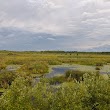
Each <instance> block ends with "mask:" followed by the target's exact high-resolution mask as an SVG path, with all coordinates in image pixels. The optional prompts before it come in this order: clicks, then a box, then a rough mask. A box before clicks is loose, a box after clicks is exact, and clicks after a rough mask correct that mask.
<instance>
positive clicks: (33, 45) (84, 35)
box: [0, 0, 110, 51]
mask: <svg viewBox="0 0 110 110" xmlns="http://www.w3.org/2000/svg"><path fill="white" fill-rule="evenodd" d="M109 45H110V0H0V50H67V51H68V50H69V51H70V50H71V51H74V50H79V51H84V50H88V49H92V48H99V47H106V46H109ZM109 47H110V46H109Z"/></svg>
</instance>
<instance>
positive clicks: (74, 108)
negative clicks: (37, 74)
mask: <svg viewBox="0 0 110 110" xmlns="http://www.w3.org/2000/svg"><path fill="white" fill-rule="evenodd" d="M109 108H110V79H108V80H105V79H103V77H101V76H99V77H97V76H96V75H95V74H91V75H89V74H84V81H83V82H81V83H74V82H69V83H65V84H63V85H61V86H60V87H59V88H56V87H53V86H50V85H49V84H47V83H44V82H40V83H38V84H36V86H34V87H31V86H30V84H29V83H28V80H27V79H25V78H22V77H20V78H17V79H16V80H15V81H14V82H13V83H12V85H11V87H10V89H9V90H8V91H7V92H5V93H4V94H3V95H2V96H1V97H0V110H15V109H16V110H109Z"/></svg>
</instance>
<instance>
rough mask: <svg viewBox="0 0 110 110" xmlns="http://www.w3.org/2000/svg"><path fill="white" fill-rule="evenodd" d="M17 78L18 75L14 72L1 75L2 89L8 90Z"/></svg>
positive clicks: (0, 85) (0, 83)
mask: <svg viewBox="0 0 110 110" xmlns="http://www.w3.org/2000/svg"><path fill="white" fill-rule="evenodd" d="M15 78H16V73H13V72H7V71H5V72H3V73H1V74H0V87H1V88H5V89H6V88H8V87H9V86H10V85H11V83H12V82H13V81H14V79H15Z"/></svg>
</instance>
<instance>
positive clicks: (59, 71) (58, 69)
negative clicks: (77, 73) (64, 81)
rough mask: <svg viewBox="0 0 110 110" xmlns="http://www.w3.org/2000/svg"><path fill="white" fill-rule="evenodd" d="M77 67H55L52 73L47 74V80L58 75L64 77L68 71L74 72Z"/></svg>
mask: <svg viewBox="0 0 110 110" xmlns="http://www.w3.org/2000/svg"><path fill="white" fill-rule="evenodd" d="M73 69H75V67H53V68H52V71H51V72H50V73H48V74H46V76H45V77H46V78H51V77H54V76H57V75H63V74H65V72H66V71H68V70H73Z"/></svg>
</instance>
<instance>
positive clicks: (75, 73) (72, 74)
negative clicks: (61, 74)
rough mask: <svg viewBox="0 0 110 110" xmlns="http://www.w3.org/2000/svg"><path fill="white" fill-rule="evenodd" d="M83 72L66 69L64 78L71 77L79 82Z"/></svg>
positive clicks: (81, 79)
mask: <svg viewBox="0 0 110 110" xmlns="http://www.w3.org/2000/svg"><path fill="white" fill-rule="evenodd" d="M84 74H85V72H82V71H78V70H69V71H66V73H65V77H66V78H73V79H75V80H76V81H78V82H80V81H83V75H84Z"/></svg>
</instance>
